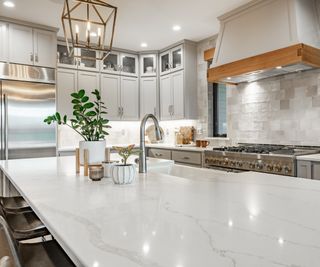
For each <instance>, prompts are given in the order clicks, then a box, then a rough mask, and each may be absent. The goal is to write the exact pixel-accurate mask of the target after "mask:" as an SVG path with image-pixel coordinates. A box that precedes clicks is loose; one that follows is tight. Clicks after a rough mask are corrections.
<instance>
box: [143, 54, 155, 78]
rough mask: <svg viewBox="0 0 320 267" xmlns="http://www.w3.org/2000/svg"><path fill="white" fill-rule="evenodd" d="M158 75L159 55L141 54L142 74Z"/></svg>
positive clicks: (144, 75)
mask: <svg viewBox="0 0 320 267" xmlns="http://www.w3.org/2000/svg"><path fill="white" fill-rule="evenodd" d="M156 75H157V56H156V55H154V54H152V55H141V56H140V76H141V77H147V76H156Z"/></svg>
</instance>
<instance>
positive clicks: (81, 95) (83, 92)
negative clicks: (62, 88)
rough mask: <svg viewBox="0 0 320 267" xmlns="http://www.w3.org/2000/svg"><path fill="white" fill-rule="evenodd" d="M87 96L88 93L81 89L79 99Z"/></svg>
mask: <svg viewBox="0 0 320 267" xmlns="http://www.w3.org/2000/svg"><path fill="white" fill-rule="evenodd" d="M85 94H86V91H85V90H83V89H81V90H80V91H79V92H78V97H79V98H82V97H84V95H85Z"/></svg>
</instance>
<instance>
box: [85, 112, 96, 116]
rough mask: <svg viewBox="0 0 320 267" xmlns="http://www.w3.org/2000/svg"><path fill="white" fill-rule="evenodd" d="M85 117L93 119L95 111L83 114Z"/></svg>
mask: <svg viewBox="0 0 320 267" xmlns="http://www.w3.org/2000/svg"><path fill="white" fill-rule="evenodd" d="M84 115H85V116H88V117H93V116H96V115H97V113H96V112H95V111H89V112H87V113H86V114H84Z"/></svg>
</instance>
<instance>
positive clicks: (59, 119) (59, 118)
mask: <svg viewBox="0 0 320 267" xmlns="http://www.w3.org/2000/svg"><path fill="white" fill-rule="evenodd" d="M56 118H57V120H58V121H61V116H60V113H59V112H56Z"/></svg>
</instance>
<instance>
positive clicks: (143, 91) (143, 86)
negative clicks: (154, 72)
mask: <svg viewBox="0 0 320 267" xmlns="http://www.w3.org/2000/svg"><path fill="white" fill-rule="evenodd" d="M140 107H141V110H140V117H141V118H143V117H144V116H145V115H146V114H153V115H155V116H156V115H157V78H155V77H150V78H142V79H141V80H140Z"/></svg>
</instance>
